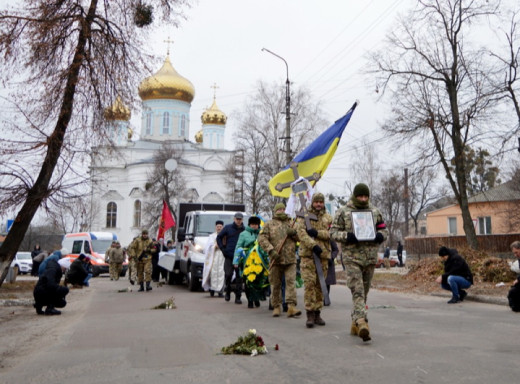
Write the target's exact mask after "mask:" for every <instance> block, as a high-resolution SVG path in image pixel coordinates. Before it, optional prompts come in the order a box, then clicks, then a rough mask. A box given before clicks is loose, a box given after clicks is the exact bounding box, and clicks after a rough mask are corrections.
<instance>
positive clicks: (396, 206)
mask: <svg viewBox="0 0 520 384" xmlns="http://www.w3.org/2000/svg"><path fill="white" fill-rule="evenodd" d="M380 184H381V196H380V197H379V199H376V200H379V203H378V205H377V206H378V207H379V209H380V210H381V213H382V215H383V217H384V218H385V223H386V226H387V228H388V241H387V243H388V244H389V245H391V244H394V243H396V242H397V240H401V239H402V237H403V236H402V233H403V231H402V229H401V225H402V223H403V222H404V221H405V220H404V215H403V213H404V212H403V211H404V204H405V199H404V193H403V190H404V179H403V176H402V175H401V174H399V173H397V172H396V171H392V172H390V174H389V175H388V176H386V177H384V178H382V179H381V182H380Z"/></svg>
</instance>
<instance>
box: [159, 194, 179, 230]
mask: <svg viewBox="0 0 520 384" xmlns="http://www.w3.org/2000/svg"><path fill="white" fill-rule="evenodd" d="M171 227H175V220H174V219H173V216H172V213H171V212H170V209H169V208H168V204H166V201H164V200H163V206H162V214H161V218H160V220H159V230H158V231H157V240H159V239H164V233H165V232H166V231H167V230H168V229H170V228H171Z"/></svg>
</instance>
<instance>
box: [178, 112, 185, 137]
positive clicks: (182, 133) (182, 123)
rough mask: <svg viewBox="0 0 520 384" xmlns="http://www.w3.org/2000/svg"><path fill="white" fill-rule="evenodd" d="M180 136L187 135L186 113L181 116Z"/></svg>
mask: <svg viewBox="0 0 520 384" xmlns="http://www.w3.org/2000/svg"><path fill="white" fill-rule="evenodd" d="M179 136H180V137H185V136H186V116H185V115H182V116H181V129H180V132H179Z"/></svg>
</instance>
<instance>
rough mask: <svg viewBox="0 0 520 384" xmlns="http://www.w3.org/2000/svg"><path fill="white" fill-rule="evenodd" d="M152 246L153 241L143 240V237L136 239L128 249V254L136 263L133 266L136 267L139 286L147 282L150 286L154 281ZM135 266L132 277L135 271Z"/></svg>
mask: <svg viewBox="0 0 520 384" xmlns="http://www.w3.org/2000/svg"><path fill="white" fill-rule="evenodd" d="M152 246H153V241H152V239H150V238H146V239H143V237H142V236H140V237H136V238H135V239H134V241H132V243H131V244H130V245H129V247H128V254H129V256H130V258H131V259H132V260H133V262H134V264H133V266H135V270H136V274H137V281H138V283H139V284H142V283H143V281H145V282H146V283H147V285H149V283H150V281H152ZM133 266H132V275H133V270H134V268H133ZM132 280H133V278H132ZM134 281H135V280H134Z"/></svg>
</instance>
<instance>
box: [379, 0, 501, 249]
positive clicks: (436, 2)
mask: <svg viewBox="0 0 520 384" xmlns="http://www.w3.org/2000/svg"><path fill="white" fill-rule="evenodd" d="M498 7H499V3H496V2H488V1H485V0H473V1H467V0H433V1H431V0H419V1H418V4H417V6H416V8H415V9H414V10H412V11H411V12H410V13H409V14H408V15H406V16H405V17H402V18H401V19H400V20H399V22H398V23H397V25H396V26H395V27H394V28H393V30H392V32H390V34H389V36H388V38H387V45H386V46H385V48H384V50H382V51H380V52H376V53H374V54H372V55H371V62H372V64H373V68H372V70H371V71H370V73H371V74H375V75H376V77H377V79H376V81H377V82H378V85H377V86H378V88H377V89H379V90H380V92H381V94H382V95H383V97H384V96H386V95H388V96H391V97H392V114H391V116H390V118H389V119H388V120H387V121H386V122H385V124H384V126H383V128H384V129H385V131H386V132H387V133H388V134H389V135H390V136H392V137H394V138H399V140H400V141H401V144H413V147H415V148H416V150H417V152H416V154H415V156H416V157H417V159H420V158H422V159H427V160H429V161H430V162H431V163H432V164H436V163H438V162H440V164H441V165H442V167H443V168H444V172H445V174H446V178H447V180H448V182H449V184H450V186H451V189H452V190H453V193H454V195H455V197H456V199H457V202H458V204H459V206H460V208H461V211H462V219H463V227H464V232H465V234H466V239H467V241H468V245H469V246H470V247H471V248H474V249H476V248H477V247H478V243H477V237H476V232H475V227H474V226H473V221H472V219H471V215H470V212H469V206H468V191H467V185H468V181H467V171H466V167H467V163H466V158H465V156H464V148H465V147H466V146H467V145H472V144H473V143H474V142H477V141H482V140H486V139H487V140H492V139H497V138H498V137H503V135H501V133H500V132H497V130H490V129H489V126H488V123H490V121H491V117H492V114H491V112H492V111H493V107H494V106H495V102H496V101H497V94H496V88H495V87H494V86H493V84H492V83H491V82H490V81H489V78H488V75H487V72H488V70H489V63H488V62H486V60H485V57H486V56H485V55H484V53H483V51H482V50H478V49H472V46H471V44H469V43H468V42H467V40H466V39H465V38H466V37H467V36H469V35H470V28H471V27H473V26H474V27H475V28H479V27H481V24H480V25H479V21H481V20H483V19H484V18H485V17H487V16H492V15H495V14H496V12H497V10H498ZM410 147H412V146H411V145H410ZM452 164H453V168H451V165H452Z"/></svg>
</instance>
